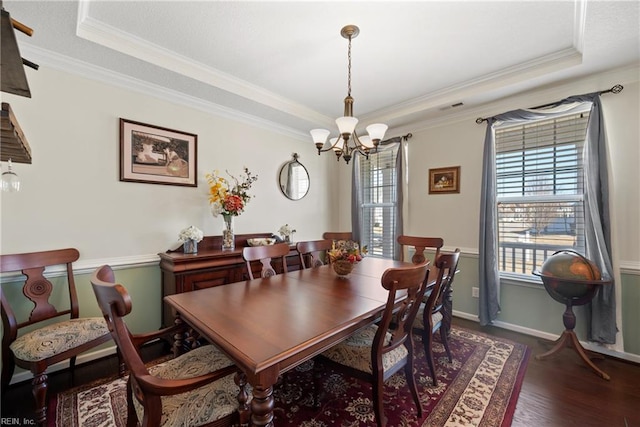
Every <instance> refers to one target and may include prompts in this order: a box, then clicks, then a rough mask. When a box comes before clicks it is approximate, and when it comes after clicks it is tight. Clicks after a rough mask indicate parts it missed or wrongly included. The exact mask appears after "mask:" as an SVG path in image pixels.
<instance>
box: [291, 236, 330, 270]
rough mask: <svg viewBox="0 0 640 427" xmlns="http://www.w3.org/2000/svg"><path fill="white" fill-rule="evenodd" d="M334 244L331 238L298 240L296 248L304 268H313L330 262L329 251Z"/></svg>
mask: <svg viewBox="0 0 640 427" xmlns="http://www.w3.org/2000/svg"><path fill="white" fill-rule="evenodd" d="M332 246H333V241H332V240H330V239H324V240H310V241H306V242H298V243H297V244H296V250H297V251H298V255H299V256H300V265H302V268H313V267H319V266H322V265H325V264H328V263H329V257H328V256H327V251H328V250H330V249H331V247H332ZM323 260H324V261H323Z"/></svg>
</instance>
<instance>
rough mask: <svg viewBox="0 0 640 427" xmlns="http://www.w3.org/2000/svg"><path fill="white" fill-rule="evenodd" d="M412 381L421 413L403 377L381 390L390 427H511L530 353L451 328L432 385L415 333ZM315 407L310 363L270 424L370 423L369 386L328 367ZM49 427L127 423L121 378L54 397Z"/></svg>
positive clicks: (278, 397)
mask: <svg viewBox="0 0 640 427" xmlns="http://www.w3.org/2000/svg"><path fill="white" fill-rule="evenodd" d="M415 341H416V350H417V360H416V370H417V372H416V379H417V382H418V391H419V393H420V396H421V399H422V407H423V416H422V418H421V419H417V412H416V408H415V405H414V403H413V399H412V398H411V394H410V393H409V391H408V390H407V389H406V382H405V379H404V374H403V373H398V374H396V375H394V376H393V377H392V378H391V379H389V381H387V382H386V384H385V388H384V401H385V415H386V416H387V418H388V423H387V425H388V426H389V427H396V426H398V427H418V426H421V427H429V426H483V427H498V426H503V427H506V426H510V425H511V420H512V417H513V412H514V410H515V405H516V402H517V400H518V394H519V393H520V387H521V385H522V381H523V379H524V373H525V370H526V366H527V361H528V358H529V349H528V348H527V347H526V346H524V345H522V344H518V343H515V342H512V341H508V340H505V339H500V338H495V337H491V336H487V335H484V334H482V333H479V332H475V331H469V330H466V329H462V328H458V327H454V328H453V329H452V331H451V338H450V346H451V352H452V354H453V356H454V359H453V363H449V360H448V359H447V357H446V353H445V351H444V347H443V346H442V345H441V344H440V343H439V342H436V344H435V346H434V357H435V359H436V369H437V376H438V381H439V382H438V386H437V387H434V386H433V383H432V379H431V377H430V374H429V368H428V366H427V363H426V359H425V358H424V349H423V347H422V341H421V340H420V338H419V337H417V336H416V340H415ZM322 382H323V389H322V391H321V393H320V396H319V397H320V405H321V407H320V408H319V409H318V408H315V407H314V406H313V396H314V389H313V362H312V361H311V362H307V363H305V364H303V365H301V366H299V367H298V368H297V369H295V370H294V371H293V372H291V373H288V374H287V375H285V376H284V380H283V381H282V383H281V384H280V385H278V386H276V388H275V390H274V396H275V409H274V413H275V420H274V423H275V425H276V426H292V427H328V426H339V427H362V426H375V425H376V424H375V420H374V415H373V406H372V402H371V385H369V384H368V383H365V382H362V381H360V380H357V379H354V378H351V377H346V376H343V375H342V374H340V373H338V372H336V371H333V370H331V369H328V370H326V371H325V372H324V373H323V378H322ZM49 410H50V414H49V417H48V419H49V420H50V421H49V426H50V427H52V426H58V427H76V426H78V427H79V426H82V427H113V426H116V427H121V426H122V427H124V426H126V412H127V411H126V397H125V380H123V379H116V380H112V381H105V382H103V383H102V384H93V385H89V386H84V387H81V388H77V389H74V390H69V391H67V392H64V393H61V394H59V395H57V396H55V397H54V398H53V399H52V401H51V402H50V406H49Z"/></svg>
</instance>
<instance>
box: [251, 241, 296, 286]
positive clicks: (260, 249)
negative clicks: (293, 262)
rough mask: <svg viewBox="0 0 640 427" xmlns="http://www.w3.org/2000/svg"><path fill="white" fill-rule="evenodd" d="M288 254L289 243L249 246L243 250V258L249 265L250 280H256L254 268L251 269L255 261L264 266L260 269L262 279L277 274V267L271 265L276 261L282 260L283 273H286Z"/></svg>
mask: <svg viewBox="0 0 640 427" xmlns="http://www.w3.org/2000/svg"><path fill="white" fill-rule="evenodd" d="M288 254H289V244H288V243H276V244H275V245H266V246H247V247H246V248H243V249H242V258H243V259H244V261H245V263H246V265H247V273H248V274H249V279H250V280H253V279H254V278H255V277H254V276H253V268H252V267H251V263H252V262H254V261H260V264H261V265H262V266H261V269H260V277H270V276H275V275H276V274H277V273H276V269H275V267H274V266H273V265H272V263H271V261H272V260H274V259H275V260H278V259H279V260H280V262H281V263H282V272H283V273H286V272H287V255H288Z"/></svg>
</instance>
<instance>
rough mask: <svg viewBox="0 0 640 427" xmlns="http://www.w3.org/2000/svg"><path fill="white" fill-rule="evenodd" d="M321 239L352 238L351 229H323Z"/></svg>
mask: <svg viewBox="0 0 640 427" xmlns="http://www.w3.org/2000/svg"><path fill="white" fill-rule="evenodd" d="M322 238H323V239H329V240H353V233H352V232H351V231H325V232H324V233H322Z"/></svg>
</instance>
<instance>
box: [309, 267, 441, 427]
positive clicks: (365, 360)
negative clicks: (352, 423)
mask: <svg viewBox="0 0 640 427" xmlns="http://www.w3.org/2000/svg"><path fill="white" fill-rule="evenodd" d="M428 279H429V265H428V264H427V263H423V264H416V265H412V266H409V267H401V268H390V269H387V270H386V271H385V272H384V274H383V275H382V278H381V283H382V286H383V287H384V289H386V290H388V291H389V295H388V298H387V302H386V305H385V308H384V312H383V315H382V319H381V320H380V322H379V323H378V324H377V325H370V326H367V327H365V328H362V329H360V330H359V331H357V332H356V333H355V334H354V335H353V336H351V337H349V338H347V340H345V341H343V342H341V343H338V344H337V345H335V346H334V347H332V348H330V349H328V350H327V351H325V352H324V353H322V354H320V355H319V356H318V357H317V359H316V363H315V364H314V370H316V372H319V371H320V370H321V369H322V364H329V365H330V366H332V367H334V368H336V369H338V370H341V371H345V372H347V373H348V374H349V375H351V376H354V377H357V378H360V379H362V380H364V381H368V382H370V383H372V388H371V389H372V395H373V396H372V397H373V410H374V414H375V421H376V423H377V425H378V426H382V427H383V426H384V425H385V424H386V419H385V416H384V390H383V387H384V382H385V381H387V380H388V379H389V378H391V377H392V376H393V375H395V374H396V373H397V372H399V371H400V370H404V374H405V378H406V381H407V387H408V388H409V390H410V392H411V395H412V397H413V401H414V402H415V404H416V408H417V410H418V417H421V416H422V404H421V402H420V397H419V395H418V389H417V386H416V381H415V376H414V366H413V360H414V345H413V335H412V333H411V332H412V325H413V322H414V320H415V319H416V316H417V313H418V309H419V308H420V304H421V302H422V300H423V298H424V293H425V291H426V288H427V284H428ZM392 324H393V326H394V329H391V325H392ZM383 360H385V362H386V363H383ZM314 378H315V380H316V383H315V389H316V395H317V394H318V390H320V387H321V384H320V383H319V382H318V380H317V379H318V378H319V375H317V374H316V375H314ZM314 399H316V401H315V403H316V405H318V403H319V402H318V400H317V396H315V397H314Z"/></svg>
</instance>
